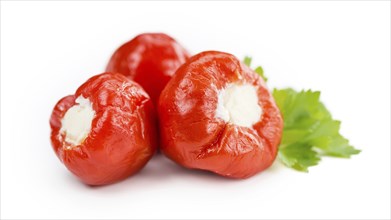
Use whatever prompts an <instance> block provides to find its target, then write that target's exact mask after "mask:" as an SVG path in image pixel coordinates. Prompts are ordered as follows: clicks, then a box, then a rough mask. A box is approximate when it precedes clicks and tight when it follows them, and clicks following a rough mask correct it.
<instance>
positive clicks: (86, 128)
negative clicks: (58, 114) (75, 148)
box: [60, 96, 95, 145]
mask: <svg viewBox="0 0 391 220" xmlns="http://www.w3.org/2000/svg"><path fill="white" fill-rule="evenodd" d="M75 102H76V105H74V106H72V107H71V108H69V109H68V111H67V112H66V113H65V115H64V117H63V118H62V119H61V129H60V133H62V134H65V141H66V142H68V143H71V144H73V145H79V144H81V143H82V142H83V141H84V139H86V137H87V136H88V134H89V133H90V131H91V124H92V119H94V116H95V111H94V109H93V108H92V104H91V102H90V100H88V99H86V98H84V97H83V96H79V97H77V99H76V100H75Z"/></svg>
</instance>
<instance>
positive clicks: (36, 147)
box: [1, 1, 390, 219]
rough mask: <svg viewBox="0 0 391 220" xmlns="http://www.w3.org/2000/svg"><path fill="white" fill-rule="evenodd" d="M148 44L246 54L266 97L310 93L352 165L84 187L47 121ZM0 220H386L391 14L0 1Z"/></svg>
mask: <svg viewBox="0 0 391 220" xmlns="http://www.w3.org/2000/svg"><path fill="white" fill-rule="evenodd" d="M147 31H150V32H151V31H153V32H155V31H161V32H166V33H168V34H171V35H172V36H173V37H175V38H176V39H178V40H179V41H180V43H182V44H183V45H184V46H185V47H186V48H188V49H189V50H190V51H191V52H192V53H198V52H200V51H203V50H212V49H214V50H222V51H226V52H230V53H233V54H235V55H236V56H237V57H239V58H242V57H244V55H251V56H253V58H254V60H253V63H255V64H261V65H262V66H263V67H264V70H265V73H266V75H267V76H268V77H269V86H270V87H271V88H273V87H278V88H281V87H285V86H289V87H294V88H296V89H301V88H305V89H309V88H311V89H313V90H320V91H322V95H321V99H322V100H323V101H324V103H325V104H326V105H327V107H328V108H329V109H330V110H331V112H332V113H333V115H334V117H335V118H336V119H340V120H342V133H343V134H344V135H345V136H346V137H348V138H349V139H350V140H351V143H352V144H353V145H354V146H355V147H356V148H359V149H361V150H362V153H361V154H360V155H358V156H354V157H353V158H352V159H349V160H346V159H335V158H325V159H323V160H322V161H321V163H320V165H319V166H316V167H313V168H310V172H309V173H300V172H297V171H294V170H291V169H288V168H285V167H284V166H282V165H281V164H280V163H279V162H276V163H275V164H274V165H273V166H272V167H271V168H270V169H269V170H267V171H265V172H263V173H261V174H259V175H257V176H255V177H253V178H250V179H247V180H230V179H224V178H221V177H217V176H214V175H211V174H206V173H204V172H195V171H188V170H185V169H183V168H180V167H179V166H177V165H175V164H174V163H172V162H170V161H169V160H168V159H165V158H164V157H163V156H161V155H160V156H157V157H155V158H153V159H152V161H150V163H149V164H148V165H147V166H146V167H145V169H143V171H142V172H140V173H139V174H137V175H135V176H133V177H131V178H128V179H127V180H125V181H123V182H120V183H117V184H114V185H109V186H105V187H88V186H85V185H83V184H82V183H80V182H79V181H78V180H77V179H76V178H74V177H73V176H72V175H71V174H70V173H69V172H68V171H67V170H66V168H65V167H64V166H63V165H62V164H61V163H60V161H59V160H58V159H57V158H56V156H55V154H54V153H53V151H52V149H51V146H50V142H49V132H50V130H49V116H50V114H51V110H52V108H53V106H54V104H55V103H56V102H57V100H58V99H60V98H61V97H63V96H65V95H68V94H71V93H73V92H74V91H75V90H76V88H77V87H78V86H79V85H80V84H81V83H83V82H84V81H85V80H86V79H88V78H89V77H90V76H92V75H94V74H98V73H101V72H102V71H103V70H104V68H105V65H106V63H107V61H108V59H109V57H110V55H111V53H112V52H113V51H114V49H116V48H117V47H118V46H119V45H120V44H122V43H124V42H125V41H127V40H130V39H131V38H132V37H134V36H135V35H137V34H139V33H142V32H147ZM1 217H2V218H93V219H97V218H186V217H188V218H189V217H191V218H204V217H209V218H217V217H219V218H289V219H292V218H354V219H360V218H364V219H369V218H371V219H377V218H390V2H389V1H382V2H379V1H377V2H370V1H367V2H364V1H360V2H350V1H343V2H336V1H332V2H325V1H318V2H309V1H301V2H284V1H278V2H271V1H265V2H212V3H210V2H198V3H196V2H188V3H184V2H168V3H164V2H75V1H73V2H46V1H45V2H1Z"/></svg>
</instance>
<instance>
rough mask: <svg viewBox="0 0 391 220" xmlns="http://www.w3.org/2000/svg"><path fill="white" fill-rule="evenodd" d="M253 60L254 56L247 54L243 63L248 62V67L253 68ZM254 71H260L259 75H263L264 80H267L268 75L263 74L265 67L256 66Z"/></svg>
mask: <svg viewBox="0 0 391 220" xmlns="http://www.w3.org/2000/svg"><path fill="white" fill-rule="evenodd" d="M251 61H252V58H251V57H248V56H246V57H244V60H243V63H244V64H246V66H248V67H250V68H251ZM254 71H255V72H256V73H258V75H259V76H260V77H262V78H263V80H264V81H265V82H267V77H266V76H265V75H264V74H263V69H262V67H261V66H258V67H256V68H255V69H254Z"/></svg>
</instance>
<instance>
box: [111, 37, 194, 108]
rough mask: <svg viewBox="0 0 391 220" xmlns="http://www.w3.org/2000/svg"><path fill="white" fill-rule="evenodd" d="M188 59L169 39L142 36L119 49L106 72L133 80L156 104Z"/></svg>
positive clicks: (172, 40) (186, 53)
mask: <svg viewBox="0 0 391 220" xmlns="http://www.w3.org/2000/svg"><path fill="white" fill-rule="evenodd" d="M188 59H189V53H188V52H187V51H186V50H185V49H184V48H183V47H182V46H181V45H179V44H178V43H177V42H176V41H175V40H174V39H173V38H171V37H170V36H168V35H166V34H162V33H145V34H140V35H138V36H137V37H135V38H134V39H132V40H131V41H129V42H127V43H125V44H123V45H122V46H121V47H120V48H118V49H117V50H116V51H115V52H114V54H113V55H112V57H111V59H110V61H109V64H108V66H107V68H106V71H108V72H117V73H122V74H124V75H125V76H127V77H128V78H130V79H133V80H134V81H136V82H137V83H139V84H140V85H141V86H142V87H143V88H144V89H145V90H146V91H147V93H148V94H149V95H150V96H151V98H152V100H153V101H154V103H156V102H157V101H158V99H159V95H160V93H161V91H162V90H163V88H164V87H165V86H166V84H167V82H168V81H169V80H170V79H171V77H172V75H173V74H174V73H175V71H176V70H177V68H178V67H179V66H180V65H182V64H183V63H184V62H186V60H188Z"/></svg>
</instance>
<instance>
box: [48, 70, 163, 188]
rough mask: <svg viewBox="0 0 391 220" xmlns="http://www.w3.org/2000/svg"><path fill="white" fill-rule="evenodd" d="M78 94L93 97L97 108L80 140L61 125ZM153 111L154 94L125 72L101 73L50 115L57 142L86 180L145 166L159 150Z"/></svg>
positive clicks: (105, 179)
mask: <svg viewBox="0 0 391 220" xmlns="http://www.w3.org/2000/svg"><path fill="white" fill-rule="evenodd" d="M78 97H83V98H85V99H87V100H89V101H90V103H91V105H92V109H93V110H94V111H95V114H94V116H93V119H92V123H91V129H90V132H89V133H88V134H87V136H86V137H85V138H84V139H83V140H82V141H81V143H80V144H77V145H75V144H72V143H70V142H68V141H67V140H66V135H67V133H66V132H64V131H62V129H61V128H62V122H63V118H64V115H65V114H66V112H67V111H68V110H69V109H70V108H71V107H72V106H75V105H77V103H75V100H76V98H78ZM153 112H154V109H153V104H152V101H151V99H150V97H149V96H148V94H147V93H146V92H145V91H144V90H143V89H142V88H141V86H139V85H138V84H137V83H134V82H133V81H131V80H129V79H128V78H126V77H125V76H123V75H121V74H111V73H104V74H100V75H96V76H94V77H92V78H90V79H89V80H88V81H87V82H85V83H84V84H83V85H81V86H80V87H79V88H78V89H77V91H76V93H75V94H74V95H69V96H66V97H64V98H62V99H61V100H60V101H59V102H58V103H57V104H56V105H55V107H54V109H53V112H52V115H51V118H50V127H51V143H52V147H53V149H54V151H55V153H56V155H57V156H58V158H59V159H60V160H61V161H62V162H63V163H64V164H65V166H66V167H67V168H68V169H69V170H70V171H71V172H72V173H73V174H75V175H76V176H77V177H79V178H80V179H81V180H82V181H83V182H85V183H86V184H89V185H103V184H109V183H113V182H116V181H119V180H122V179H124V178H126V177H128V176H129V175H131V174H133V173H135V172H137V171H138V170H140V169H141V168H142V167H143V166H144V165H145V164H146V163H147V161H148V160H149V159H150V158H151V157H152V156H153V154H154V152H155V151H156V145H157V143H156V142H157V140H156V131H155V129H156V128H155V124H154V121H155V120H156V119H155V118H154V117H155V116H154V113H153Z"/></svg>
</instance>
